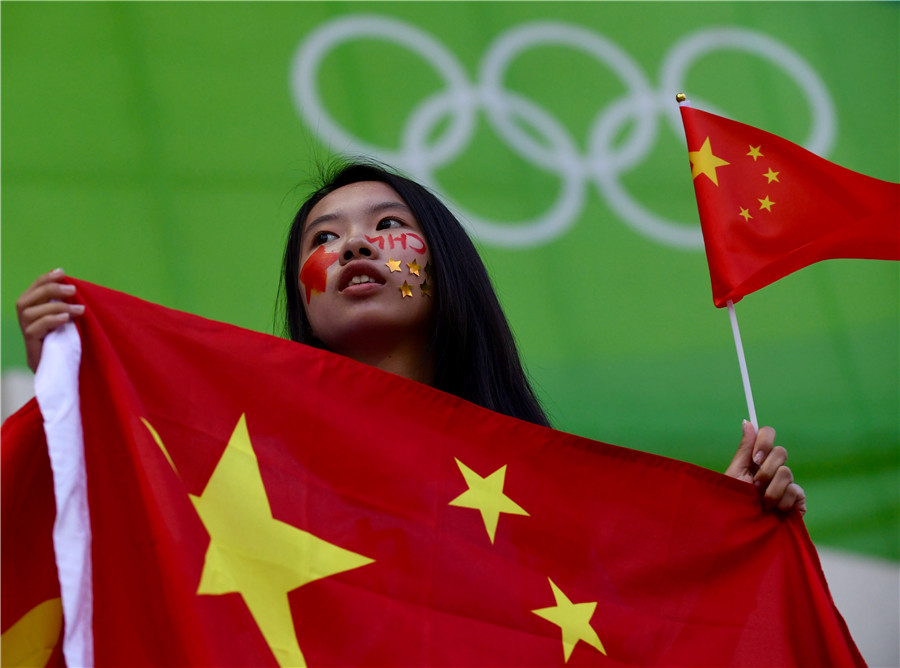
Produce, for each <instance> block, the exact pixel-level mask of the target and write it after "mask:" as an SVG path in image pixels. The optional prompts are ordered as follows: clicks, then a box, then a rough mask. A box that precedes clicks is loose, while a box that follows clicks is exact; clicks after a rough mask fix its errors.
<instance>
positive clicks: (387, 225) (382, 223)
mask: <svg viewBox="0 0 900 668" xmlns="http://www.w3.org/2000/svg"><path fill="white" fill-rule="evenodd" d="M395 227H403V223H401V222H400V221H399V220H397V219H396V218H385V219H384V220H379V221H378V225H376V226H375V229H376V230H389V229H392V228H395Z"/></svg>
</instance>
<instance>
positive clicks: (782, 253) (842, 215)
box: [681, 106, 900, 307]
mask: <svg viewBox="0 0 900 668" xmlns="http://www.w3.org/2000/svg"><path fill="white" fill-rule="evenodd" d="M681 118H682V120H683V121H684V130H685V134H686V135H687V145H688V155H689V157H690V162H691V176H692V178H693V182H694V190H695V192H696V195H697V206H698V209H699V212H700V224H701V227H702V228H703V241H704V244H705V246H706V257H707V260H708V262H709V274H710V279H711V280H712V291H713V301H714V303H715V305H716V306H717V307H723V306H725V305H726V304H727V302H728V301H729V300H731V301H733V302H737V301H739V300H740V299H741V298H742V297H744V296H745V295H747V294H750V293H751V292H754V291H756V290H759V289H760V288H763V287H765V286H767V285H769V284H770V283H774V282H775V281H777V280H779V279H780V278H783V277H785V276H787V275H788V274H790V273H792V272H794V271H797V270H798V269H802V268H803V267H805V266H807V265H810V264H812V263H814V262H819V261H820V260H827V259H832V258H862V259H873V260H900V184H897V183H891V182H889V181H881V180H879V179H875V178H872V177H870V176H865V175H864V174H859V173H857V172H853V171H850V170H849V169H844V168H843V167H839V166H838V165H835V164H833V163H831V162H828V161H827V160H825V159H823V158H820V157H819V156H817V155H815V154H814V153H811V152H809V151H807V150H806V149H804V148H801V147H800V146H797V145H796V144H793V143H791V142H789V141H787V140H786V139H782V138H781V137H778V136H776V135H773V134H770V133H768V132H765V131H763V130H759V129H758V128H755V127H752V126H749V125H744V124H743V123H737V122H735V121H732V120H729V119H727V118H722V117H721V116H716V115H714V114H710V113H706V112H703V111H699V110H697V109H692V108H690V107H687V106H682V107H681Z"/></svg>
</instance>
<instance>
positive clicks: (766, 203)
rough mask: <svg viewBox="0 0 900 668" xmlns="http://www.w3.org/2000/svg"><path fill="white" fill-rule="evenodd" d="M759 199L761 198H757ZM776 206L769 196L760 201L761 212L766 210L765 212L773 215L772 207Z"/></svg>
mask: <svg viewBox="0 0 900 668" xmlns="http://www.w3.org/2000/svg"><path fill="white" fill-rule="evenodd" d="M757 199H759V198H757ZM774 205H775V202H773V201H771V200H770V199H769V196H768V195H766V198H765V199H761V200H759V208H760V210H762V209H765V210H766V211H768V212H769V213H772V207H773V206H774Z"/></svg>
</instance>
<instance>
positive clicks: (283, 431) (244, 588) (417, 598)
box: [3, 281, 862, 666]
mask: <svg viewBox="0 0 900 668" xmlns="http://www.w3.org/2000/svg"><path fill="white" fill-rule="evenodd" d="M76 284H77V286H78V295H79V299H80V300H81V301H82V302H83V303H85V305H86V306H87V311H86V313H85V315H84V317H83V318H82V319H80V324H79V328H80V334H81V338H80V340H81V346H82V348H83V351H82V353H81V356H80V359H81V366H80V372H79V373H78V377H77V381H78V390H79V391H80V397H81V402H80V408H81V410H80V419H81V423H82V426H83V447H84V469H85V473H86V480H87V490H86V492H87V503H88V504H89V527H88V529H89V533H87V534H86V535H87V540H89V544H90V556H91V559H90V566H91V570H92V572H93V580H92V584H91V586H90V588H89V589H88V590H87V592H85V590H84V589H82V590H81V594H80V595H81V596H82V600H80V601H79V602H77V603H72V605H73V606H74V607H75V608H76V609H79V610H82V611H83V610H90V618H91V619H92V623H91V624H90V625H89V626H90V628H89V630H90V634H89V636H87V638H86V643H85V647H88V648H89V650H90V652H91V653H92V654H93V660H94V661H95V662H96V664H97V665H131V666H142V665H146V666H149V665H217V666H219V665H230V666H235V665H240V666H276V665H280V666H302V665H309V666H336V665H353V666H387V665H390V666H423V665H437V666H449V665H465V666H521V665H532V666H535V665H546V666H563V665H566V664H571V665H576V664H577V665H598V666H603V665H635V666H637V665H640V666H651V665H691V666H699V665H716V666H718V665H755V666H787V665H862V659H861V657H860V655H859V653H858V652H857V650H856V648H855V646H854V644H853V641H852V639H851V638H850V636H849V634H848V632H847V629H846V627H845V625H844V623H843V620H842V619H841V617H840V615H839V614H838V612H837V611H836V610H835V608H834V605H833V603H832V600H831V597H830V595H829V593H828V589H827V586H826V583H825V580H824V577H823V575H822V571H821V569H820V567H819V563H818V559H817V557H816V552H815V549H814V547H813V546H812V544H811V543H810V541H809V538H808V535H807V533H806V530H805V528H804V526H803V523H802V520H801V519H800V517H799V516H798V515H796V514H789V515H782V514H780V513H778V512H767V511H764V510H763V509H762V507H761V504H760V502H759V499H758V497H757V495H756V493H755V492H754V490H753V488H752V486H750V485H747V484H746V483H742V482H738V481H736V480H732V479H730V478H726V477H724V476H722V475H719V474H717V473H714V472H711V471H708V470H705V469H700V468H697V467H694V466H692V465H688V464H684V463H681V462H676V461H673V460H669V459H665V458H661V457H657V456H654V455H648V454H645V453H641V452H637V451H633V450H627V449H624V448H619V447H615V446H612V445H607V444H603V443H598V442H594V441H588V440H585V439H581V438H578V437H575V436H571V435H567V434H563V433H560V432H557V431H554V430H551V429H546V428H543V427H538V426H535V425H532V424H528V423H525V422H521V421H519V420H515V419H512V418H508V417H505V416H501V415H498V414H496V413H493V412H490V411H487V410H485V409H482V408H480V407H477V406H474V405H471V404H469V403H467V402H465V401H463V400H461V399H458V398H456V397H454V396H451V395H447V394H445V393H442V392H440V391H437V390H434V389H432V388H429V387H426V386H423V385H420V384H418V383H415V382H412V381H407V380H404V379H402V378H399V377H397V376H394V375H391V374H387V373H383V372H381V371H379V370H377V369H374V368H371V367H366V366H362V365H360V364H357V363H356V362H353V361H352V360H348V359H344V358H341V357H338V356H335V355H332V354H330V353H328V352H324V351H320V350H315V349H311V348H308V347H305V346H302V345H299V344H295V343H291V342H287V341H283V340H280V339H275V338H273V337H270V336H266V335H263V334H258V333H255V332H250V331H247V330H241V329H238V328H235V327H232V326H229V325H224V324H220V323H216V322H211V321H208V320H204V319H202V318H198V317H195V316H191V315H187V314H184V313H179V312H176V311H172V310H168V309H165V308H162V307H159V306H155V305H152V304H148V303H146V302H143V301H140V300H137V299H134V298H132V297H129V296H127V295H123V294H121V293H117V292H113V291H110V290H106V289H103V288H100V287H97V286H94V285H91V284H88V283H84V282H80V281H78V282H76ZM57 339H58V340H56V341H52V342H51V341H50V340H49V339H48V341H47V343H46V344H45V346H51V345H52V346H56V345H57V344H59V345H60V347H61V348H62V349H63V350H64V355H70V357H71V355H75V356H76V357H77V345H76V346H73V347H72V348H71V350H74V353H72V352H65V351H66V350H69V349H68V348H66V344H65V337H62V336H61V337H57ZM45 354H47V351H46V348H45ZM42 365H43V360H42ZM39 400H40V401H41V405H42V410H44V412H45V415H44V418H45V419H47V420H48V422H52V420H53V416H48V415H47V414H46V413H47V412H48V411H47V410H45V399H44V398H42V397H41V395H40V394H39ZM46 405H47V406H49V407H50V410H52V406H53V401H52V398H51V400H49V401H48V402H46ZM34 415H35V414H34V412H33V413H32V415H31V419H32V420H33V419H34ZM73 433H75V432H73ZM49 440H50V441H51V442H50V448H51V452H52V451H53V448H54V442H53V441H54V440H56V439H55V437H50V438H49ZM8 446H9V443H8V442H7V437H6V434H4V441H3V447H4V451H5V450H6V448H7V447H8ZM66 446H67V447H74V448H75V449H76V450H77V448H78V444H66ZM6 473H7V471H6V470H4V476H6ZM4 482H6V479H4ZM16 484H17V481H16V480H15V479H13V482H12V485H16ZM648 490H651V491H650V492H648ZM7 492H8V490H7V489H6V485H5V486H4V495H6V494H7ZM30 493H33V494H35V495H39V496H40V495H46V493H47V492H46V490H45V489H39V488H35V489H34V490H33V491H31V492H30ZM4 498H5V497H4ZM43 503H45V504H46V503H47V501H46V499H44V501H43ZM37 507H38V504H37V503H36V504H35V508H37ZM4 510H5V509H4ZM42 513H43V515H45V514H46V513H45V512H43V511H42ZM43 515H42V516H43ZM7 521H8V519H7V517H6V514H5V513H4V531H6V528H5V527H6V525H5V523H6V522H7ZM34 526H35V527H38V524H37V523H36V524H35V525H34ZM41 526H42V527H43V529H42V530H44V531H46V530H48V529H47V528H46V526H45V523H44V525H41ZM4 535H5V534H4ZM45 547H46V546H45ZM11 549H12V550H15V549H18V544H16V543H14V544H13V545H12V546H11V545H10V543H9V542H7V541H6V540H5V541H4V546H3V555H4V568H5V564H6V560H7V558H8V550H11ZM42 549H45V548H42ZM76 552H77V550H76ZM57 557H58V559H59V560H60V561H64V560H65V558H66V554H59V553H58V554H57ZM63 570H64V569H63V568H62V566H61V567H60V572H61V573H62V572H63ZM70 587H71V583H70V582H67V581H65V578H64V581H63V582H62V592H63V599H64V600H65V599H66V598H67V596H68V592H70V591H71V589H70ZM50 589H52V588H50ZM48 591H49V589H48ZM6 595H7V591H4V614H5V612H6V610H7V608H6V605H7V601H6V600H5V599H6ZM46 596H52V591H51V592H50V593H49V594H46V595H44V594H42V595H40V596H33V597H32V599H34V600H36V601H37V600H38V599H42V598H45V597H46ZM38 602H39V601H38ZM67 605H68V603H67ZM27 607H28V605H22V606H20V607H19V608H17V609H18V610H23V609H25V608H27ZM66 609H69V608H66ZM4 625H6V620H5V619H4ZM4 628H5V626H4ZM66 657H67V660H68V662H69V664H70V665H75V664H76V663H79V662H80V661H81V660H82V659H81V657H80V656H79V655H78V654H77V653H75V651H74V650H73V653H71V654H70V653H68V652H67V655H66Z"/></svg>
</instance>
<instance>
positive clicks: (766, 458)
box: [725, 420, 806, 515]
mask: <svg viewBox="0 0 900 668" xmlns="http://www.w3.org/2000/svg"><path fill="white" fill-rule="evenodd" d="M786 461H787V450H785V449H784V448H782V447H781V446H780V445H775V430H774V429H772V427H763V428H762V429H760V430H759V433H757V432H756V429H754V428H753V425H752V424H750V422H748V421H747V420H744V427H743V436H742V438H741V444H740V445H739V446H738V449H737V452H736V453H735V455H734V459H732V460H731V464H730V465H729V466H728V470H726V471H725V475H727V476H731V477H732V478H737V479H738V480H743V481H744V482H749V483H753V484H754V485H755V486H756V489H757V490H758V491H759V492H760V494H762V497H763V505H764V506H765V507H766V508H776V507H777V508H778V509H779V510H784V511H787V510H790V509H791V508H796V509H797V510H798V511H800V514H801V515H802V514H803V513H805V512H806V492H804V491H803V488H802V487H800V485H798V484H797V483H795V482H794V474H793V473H791V470H790V469H789V468H788V467H787V466H785V465H784V463H785V462H786Z"/></svg>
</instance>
